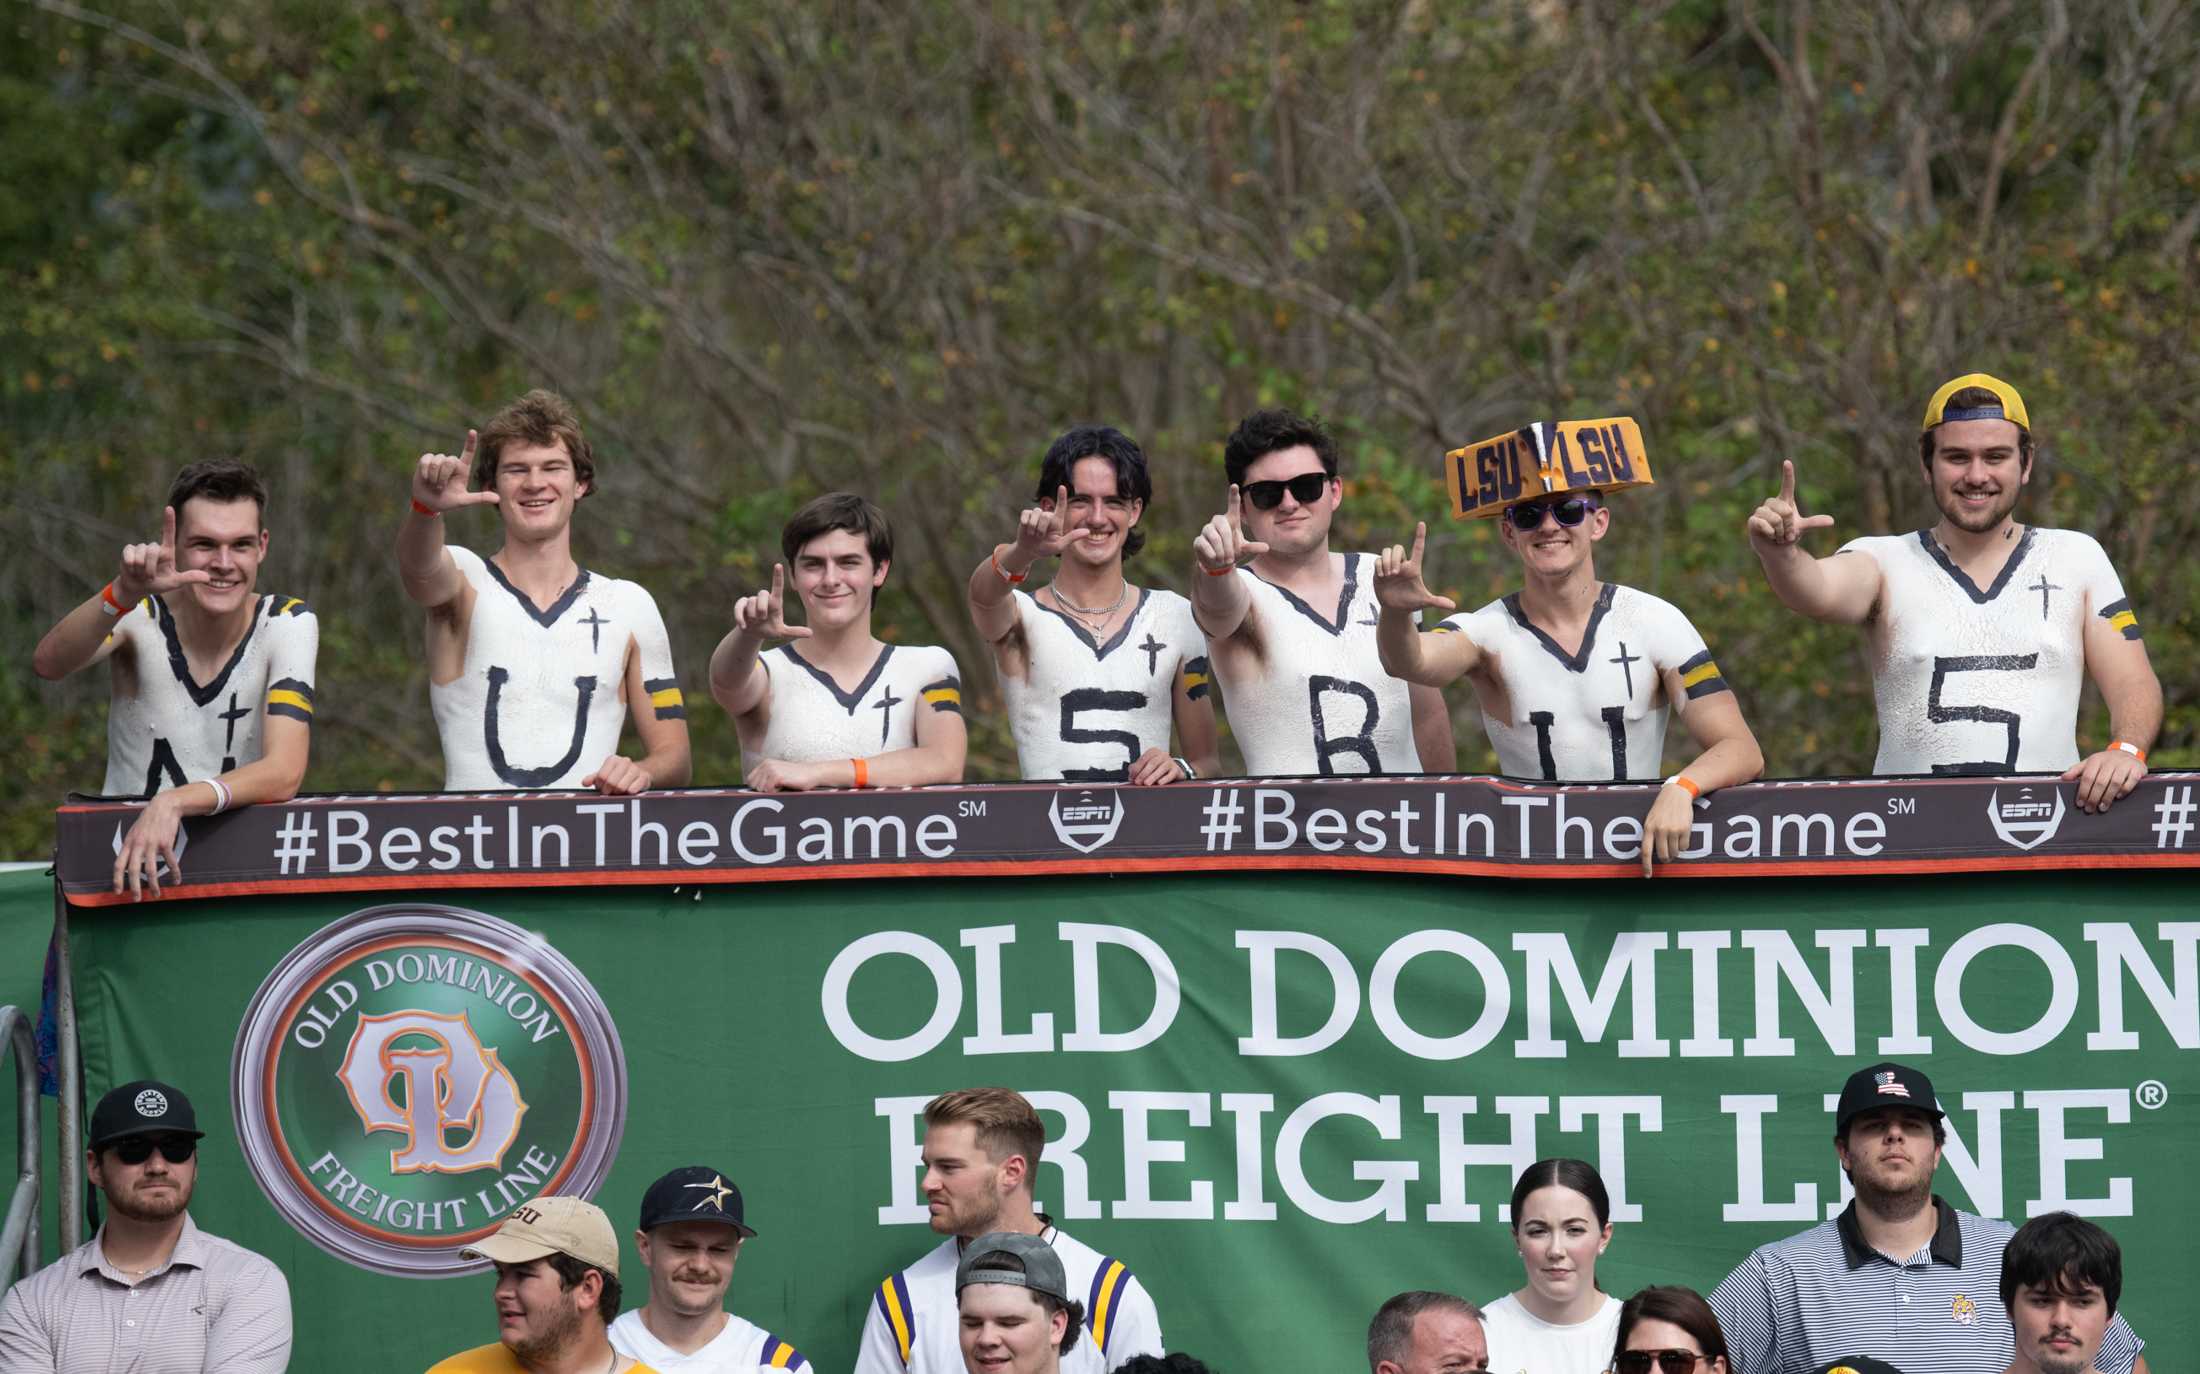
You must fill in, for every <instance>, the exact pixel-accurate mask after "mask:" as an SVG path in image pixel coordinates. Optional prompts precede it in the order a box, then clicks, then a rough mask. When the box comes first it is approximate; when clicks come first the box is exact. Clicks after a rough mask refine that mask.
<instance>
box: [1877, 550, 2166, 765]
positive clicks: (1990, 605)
mask: <svg viewBox="0 0 2200 1374" xmlns="http://www.w3.org/2000/svg"><path fill="white" fill-rule="evenodd" d="M1841 553H1843V554H1847V553H1864V554H1869V555H1870V556H1871V558H1872V561H1873V562H1875V563H1877V564H1878V565H1879V571H1880V576H1881V577H1882V579H1883V580H1884V583H1885V592H1884V594H1883V596H1882V599H1881V602H1880V605H1879V608H1878V615H1877V619H1876V620H1875V621H1874V622H1873V624H1872V625H1871V627H1870V629H1871V641H1872V650H1873V654H1874V657H1875V662H1874V664H1873V668H1872V693H1873V695H1874V696H1875V697H1876V698H1877V699H1878V705H1879V756H1878V758H1877V759H1876V760H1874V761H1873V764H1872V771H1873V772H1875V773H1971V774H1980V773H1986V774H1991V773H2017V772H2025V773H2033V772H2059V771H2061V770H2063V769H2065V768H2068V767H2070V765H2072V764H2074V763H2076V762H2077V761H2078V693H2079V690H2080V689H2081V688H2082V687H2083V686H2084V683H2085V629H2086V626H2087V625H2088V624H2090V623H2091V620H2092V617H2094V616H2100V617H2102V618H2104V619H2106V620H2108V621H2109V622H2110V624H2111V625H2113V626H2115V627H2116V628H2117V629H2118V630H2120V631H2121V632H2122V633H2123V634H2124V635H2125V636H2126V637H2127V638H2137V637H2138V624H2137V622H2136V620H2135V619H2134V618H2133V617H2132V614H2131V603H2130V602H2129V601H2128V600H2126V599H2125V597H2124V589H2123V584H2122V583H2121V582H2120V581H2119V580H2118V579H2117V577H2116V569H2115V568H2114V567H2112V566H2110V564H2109V561H2108V555H2107V554H2106V553H2105V552H2103V551H2102V549H2101V546H2100V545H2099V544H2098V543H2096V542H2094V540H2093V539H2092V538H2091V537H2090V536H2088V535H2084V534H2080V533H2078V532H2077V531H2075V530H2052V529H2042V528H2039V527H2038V526H2032V527H2029V528H2027V529H2026V530H2025V532H2024V533H2023V535H2022V536H2021V537H2019V539H2018V540H2017V546H2016V548H2014V549H2013V550H2011V551H2010V553H2009V561H2008V562H2007V563H2005V564H2003V565H2002V570H2001V573H2000V575H1999V576H1998V577H1996V578H1995V579H1994V582H1993V585H1991V586H1989V587H1986V588H1983V589H1982V588H1980V587H1979V586H1978V585H1977V584H1976V583H1974V582H1972V581H1971V579H1970V578H1969V577H1968V576H1966V575H1965V574H1964V572H1963V570H1962V569H1961V568H1958V567H1957V566H1956V565H1955V564H1954V562H1953V561H1951V560H1950V559H1949V557H1948V555H1947V553H1946V552H1945V551H1944V550H1943V549H1942V548H1941V547H1940V544H1939V542H1938V541H1937V540H1935V539H1934V538H1933V535H1932V531H1930V530H1919V531H1917V532H1916V533H1915V534H1888V535H1874V536H1871V537H1869V538H1864V539H1852V540H1850V541H1849V542H1848V543H1846V544H1843V545H1842V546H1841ZM1837 556H1838V555H1837Z"/></svg>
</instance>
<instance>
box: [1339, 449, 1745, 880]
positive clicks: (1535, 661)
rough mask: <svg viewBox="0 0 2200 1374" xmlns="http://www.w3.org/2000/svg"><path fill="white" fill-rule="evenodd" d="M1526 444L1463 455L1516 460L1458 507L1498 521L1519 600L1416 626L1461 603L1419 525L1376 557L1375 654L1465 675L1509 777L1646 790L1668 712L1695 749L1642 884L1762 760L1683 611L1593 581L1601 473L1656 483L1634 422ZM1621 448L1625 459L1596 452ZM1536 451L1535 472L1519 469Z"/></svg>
mask: <svg viewBox="0 0 2200 1374" xmlns="http://www.w3.org/2000/svg"><path fill="white" fill-rule="evenodd" d="M1519 435H1520V438H1519V439H1517V440H1513V439H1508V438H1507V436H1500V437H1499V438H1498V439H1495V440H1486V441H1484V442H1483V443H1482V444H1479V445H1469V446H1468V448H1467V449H1462V450H1459V453H1460V454H1464V453H1467V452H1470V451H1474V452H1477V453H1478V454H1479V453H1481V452H1484V451H1487V450H1491V449H1503V450H1505V451H1506V452H1507V453H1508V454H1513V453H1518V454H1521V455H1523V460H1514V462H1513V467H1512V468H1511V470H1510V480H1508V481H1506V482H1505V483H1503V484H1501V485H1493V487H1492V489H1491V499H1488V500H1484V501H1476V502H1475V503H1473V504H1471V505H1470V504H1469V502H1468V501H1467V500H1466V499H1465V497H1466V495H1467V494H1466V493H1461V492H1459V491H1457V490H1455V492H1454V509H1455V511H1463V512H1464V513H1465V514H1469V515H1475V516H1496V517H1499V518H1498V525H1497V532H1498V537H1499V538H1500V539H1502V540H1503V541H1504V543H1505V547H1506V548H1507V549H1510V550H1511V551H1512V553H1513V555H1514V556H1515V557H1517V558H1518V559H1519V560H1520V571H1521V586H1520V590H1519V591H1517V592H1512V593H1509V594H1508V595H1506V596H1503V597H1500V598H1499V599H1497V600H1495V601H1492V602H1490V603H1489V604H1488V605H1487V606H1484V607H1482V608H1481V609H1480V610H1478V611H1474V612H1472V613H1471V614H1456V615H1451V616H1449V617H1447V618H1446V619H1445V620H1444V621H1443V622H1442V623H1441V624H1439V625H1437V626H1435V627H1434V628H1433V629H1431V630H1428V631H1426V632H1423V631H1422V630H1421V628H1420V615H1421V612H1422V611H1423V610H1430V609H1433V610H1437V611H1453V610H1456V607H1455V605H1454V604H1453V602H1452V601H1451V599H1450V598H1448V597H1442V596H1438V595H1436V594H1435V593H1434V592H1431V591H1430V590H1429V589H1428V585H1427V583H1426V582H1425V581H1424V580H1423V578H1422V554H1423V550H1424V548H1425V546H1426V542H1427V537H1428V527H1427V526H1426V525H1422V526H1419V527H1417V528H1416V529H1415V530H1414V534H1413V546H1412V548H1411V549H1410V550H1408V549H1407V548H1405V547H1404V546H1402V545H1396V544H1393V545H1392V546H1391V547H1390V548H1389V549H1387V550H1385V551H1384V553H1383V555H1382V557H1381V558H1379V559H1378V560H1377V561H1376V566H1375V595H1376V598H1377V599H1378V600H1379V601H1381V603H1382V607H1383V611H1382V624H1381V627H1380V628H1379V629H1378V630H1377V632H1376V644H1377V646H1378V648H1379V649H1380V650H1381V653H1382V660H1383V667H1384V668H1385V669H1387V670H1388V671H1390V672H1392V673H1395V674H1397V675H1398V676H1399V677H1401V678H1404V679H1405V680H1406V681H1408V682H1414V683H1421V684H1424V685H1425V686H1426V687H1429V688H1441V687H1443V686H1445V685H1446V684H1449V683H1452V682H1456V681H1457V680H1458V679H1460V678H1461V677H1464V678H1466V679H1467V681H1468V683H1469V684H1471V685H1472V686H1473V688H1474V694H1475V698H1476V700H1477V701H1478V702H1479V703H1480V705H1481V708H1482V728H1483V729H1484V730H1485V731H1487V732H1488V734H1489V738H1490V743H1491V745H1492V746H1493V747H1495V749H1496V750H1497V763H1498V767H1499V768H1500V769H1502V770H1503V771H1504V773H1505V775H1506V776H1508V777H1518V778H1535V779H1539V780H1541V781H1544V782H1629V781H1634V782H1649V781H1653V780H1655V779H1656V778H1657V777H1658V775H1659V773H1660V772H1661V770H1662V766H1663V762H1664V757H1665V729H1666V714H1667V712H1668V711H1669V710H1674V711H1678V712H1680V715H1681V723H1682V724H1683V725H1685V726H1686V727H1687V729H1688V733H1689V735H1690V737H1691V738H1692V739H1693V740H1694V741H1695V743H1696V747H1697V750H1698V752H1697V754H1696V756H1695V758H1694V759H1692V760H1691V761H1690V762H1689V763H1688V764H1687V766H1685V767H1683V768H1682V769H1681V770H1680V771H1679V772H1677V773H1675V774H1673V775H1672V776H1671V777H1668V778H1667V779H1666V780H1665V781H1666V786H1664V787H1662V788H1660V789H1658V796H1657V799H1656V800H1655V801H1654V802H1652V803H1651V806H1650V810H1649V814H1648V816H1647V817H1646V818H1645V819H1644V821H1643V841H1642V871H1643V873H1644V875H1645V876H1648V875H1649V874H1650V873H1651V872H1652V870H1653V868H1654V865H1655V864H1656V863H1658V862H1661V861H1664V860H1668V859H1672V858H1675V857H1677V856H1678V855H1679V853H1680V851H1681V850H1682V849H1684V848H1685V847H1686V846H1687V842H1688V837H1689V831H1690V828H1691V826H1692V824H1693V821H1694V811H1693V803H1694V802H1695V800H1696V799H1697V798H1698V797H1700V796H1702V795H1703V794H1704V793H1706V792H1710V791H1714V790H1716V789H1718V788H1721V787H1732V786H1734V785H1735V784H1736V783H1744V782H1748V781H1749V780H1750V779H1752V778H1754V777H1756V776H1757V775H1758V774H1759V773H1761V772H1763V771H1764V766H1765V759H1764V753H1763V751H1762V750H1760V749H1759V748H1758V747H1757V738H1756V736H1755V735H1753V734H1751V733H1750V729H1749V725H1748V723H1747V722H1746V721H1744V720H1743V719H1742V708H1741V705H1740V703H1739V702H1737V701H1736V700H1735V697H1734V693H1733V692H1732V691H1730V690H1729V689H1728V687H1727V684H1726V679H1725V678H1724V677H1722V676H1721V675H1720V673H1719V667H1718V664H1716V663H1715V662H1713V661H1712V658H1711V651H1710V650H1709V649H1708V648H1706V647H1705V646H1704V640H1703V636H1702V635H1701V634H1698V633H1697V632H1696V627H1695V626H1694V625H1692V624H1690V623H1689V620H1688V617H1687V616H1686V615H1684V614H1682V613H1681V611H1680V609H1679V608H1678V607H1676V606H1674V605H1673V604H1672V603H1670V602H1668V601H1664V600H1662V599H1660V598H1658V597H1655V596H1652V595H1650V594H1649V593H1648V592H1642V591H1637V590H1635V589H1634V588H1633V587H1623V586H1621V585H1619V584H1618V583H1616V582H1601V581H1599V580H1598V579H1597V573H1596V544H1597V541H1599V540H1601V539H1602V538H1604V536H1605V533H1606V531H1608V530H1609V529H1610V528H1611V524H1612V512H1611V510H1610V509H1609V508H1608V507H1606V506H1605V504H1604V494H1603V492H1602V490H1601V489H1602V488H1603V487H1605V486H1607V485H1609V483H1607V482H1601V481H1598V480H1597V479H1598V472H1599V470H1601V471H1602V473H1603V475H1604V476H1605V477H1606V478H1615V477H1616V472H1615V468H1623V469H1624V470H1625V471H1626V472H1627V473H1629V474H1630V475H1629V476H1628V477H1626V478H1625V479H1620V484H1621V485H1627V486H1635V485H1647V484H1648V482H1649V480H1650V479H1649V475H1648V474H1649V466H1648V463H1647V462H1646V461H1644V460H1642V459H1641V457H1640V451H1639V450H1640V436H1639V433H1638V432H1637V431H1636V430H1635V426H1634V423H1633V422H1632V421H1622V422H1607V421H1589V422H1566V423H1563V424H1551V423H1539V424H1536V425H1533V426H1529V427H1528V428H1526V429H1524V430H1522V431H1519ZM1584 436H1595V437H1594V439H1593V440H1591V439H1585V438H1584ZM1587 442H1595V443H1597V444H1598V445H1599V448H1598V452H1599V455H1600V457H1599V462H1598V465H1597V468H1593V469H1585V468H1583V467H1580V466H1577V465H1576V461H1575V459H1574V458H1573V457H1572V454H1571V449H1572V448H1574V447H1578V446H1581V445H1583V444H1585V443H1587ZM1630 445H1632V446H1633V448H1634V451H1635V457H1634V459H1633V460H1632V461H1625V460H1623V461H1622V462H1619V463H1614V462H1613V461H1612V460H1611V459H1609V458H1605V457H1603V456H1602V455H1604V454H1606V453H1610V454H1615V455H1616V454H1621V453H1624V452H1625V451H1627V448H1628V446H1630ZM1531 452H1532V453H1534V454H1536V455H1537V460H1538V461H1537V463H1536V467H1535V468H1534V469H1532V470H1531V469H1527V468H1526V465H1525V461H1524V457H1525V455H1526V454H1527V453H1531ZM1451 456H1452V457H1454V458H1456V457H1457V456H1458V454H1454V455H1451ZM1538 488H1540V490H1538ZM1508 496H1509V497H1511V498H1512V499H1507V498H1508Z"/></svg>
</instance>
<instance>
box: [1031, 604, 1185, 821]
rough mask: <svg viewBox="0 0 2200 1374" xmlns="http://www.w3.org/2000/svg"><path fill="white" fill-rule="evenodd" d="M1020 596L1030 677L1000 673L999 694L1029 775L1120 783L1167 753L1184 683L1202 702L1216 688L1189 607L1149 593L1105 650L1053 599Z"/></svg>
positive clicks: (1105, 645)
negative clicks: (1154, 753) (1144, 757)
mask: <svg viewBox="0 0 2200 1374" xmlns="http://www.w3.org/2000/svg"><path fill="white" fill-rule="evenodd" d="M1012 596H1013V597H1014V599H1015V603H1016V615H1017V617H1018V621H1017V623H1018V628H1019V629H1020V630H1021V632H1022V634H1023V636H1024V662H1025V664H1026V674H1027V675H1026V676H1024V677H1020V678H1019V677H1014V676H1012V675H1010V674H1008V673H1003V674H1001V695H1002V696H1003V697H1004V698H1005V699H1006V701H1007V705H1008V727H1009V731H1010V733H1011V734H1013V735H1014V736H1015V738H1016V761H1017V765H1018V769H1019V771H1020V772H1021V774H1022V775H1023V776H1024V777H1026V778H1034V779H1041V778H1043V779H1047V780H1049V781H1052V780H1055V779H1060V780H1063V781H1068V782H1122V781H1124V780H1125V779H1127V778H1129V777H1130V766H1131V765H1132V764H1133V763H1135V762H1137V761H1138V757H1139V756H1140V755H1141V754H1144V753H1145V752H1146V751H1147V750H1148V749H1160V750H1163V751H1166V750H1167V749H1168V747H1169V727H1170V726H1171V724H1173V723H1174V721H1175V718H1176V685H1177V681H1178V679H1179V678H1181V679H1182V680H1183V681H1184V684H1185V690H1186V694H1187V695H1188V696H1190V697H1191V698H1192V699H1193V700H1194V701H1197V700H1198V699H1199V698H1200V697H1202V696H1204V695H1206V694H1207V690H1208V678H1209V673H1208V669H1207V659H1206V653H1207V641H1206V639H1205V638H1204V637H1203V636H1201V634H1200V633H1199V627H1198V626H1197V625H1195V624H1193V623H1192V604H1191V603H1190V602H1189V601H1186V600H1185V599H1184V598H1183V597H1181V596H1178V595H1177V594H1176V593H1175V592H1171V591H1161V590H1158V589H1156V588H1151V587H1148V588H1144V589H1142V590H1140V592H1139V593H1138V605H1137V606H1136V607H1135V608H1134V609H1133V610H1132V611H1131V615H1130V618H1129V619H1128V620H1126V621H1124V622H1123V625H1122V628H1120V629H1118V630H1117V631H1116V632H1115V634H1114V635H1113V636H1112V637H1111V638H1110V639H1109V640H1108V642H1107V643H1105V644H1102V643H1099V642H1098V641H1096V640H1095V639H1094V638H1093V637H1092V632H1091V631H1090V630H1088V629H1086V628H1085V627H1084V626H1082V625H1080V624H1078V623H1077V622H1076V621H1074V620H1072V619H1070V618H1069V617H1068V616H1066V615H1064V614H1062V613H1061V612H1060V611H1058V610H1056V609H1055V608H1054V607H1052V606H1050V605H1048V604H1047V603H1046V602H1044V601H1040V600H1038V599H1037V598H1035V597H1030V596H1026V595H1025V594H1024V593H1022V592H1015V593H1012Z"/></svg>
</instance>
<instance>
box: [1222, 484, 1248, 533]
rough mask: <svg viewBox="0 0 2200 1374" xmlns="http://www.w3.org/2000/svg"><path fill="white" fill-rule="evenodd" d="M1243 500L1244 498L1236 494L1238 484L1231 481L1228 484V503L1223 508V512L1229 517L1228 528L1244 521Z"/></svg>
mask: <svg viewBox="0 0 2200 1374" xmlns="http://www.w3.org/2000/svg"><path fill="white" fill-rule="evenodd" d="M1244 501H1245V498H1244V497H1243V496H1241V495H1239V494H1238V484H1237V483H1235V482H1232V483H1231V484H1230V504H1229V505H1227V506H1226V507H1224V508H1223V514H1224V515H1226V516H1228V517H1229V520H1230V528H1231V529H1233V530H1235V529H1237V528H1239V527H1240V526H1242V525H1243V524H1244V523H1245V516H1244V513H1243V512H1244Z"/></svg>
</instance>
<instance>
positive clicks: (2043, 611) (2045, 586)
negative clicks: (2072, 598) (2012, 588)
mask: <svg viewBox="0 0 2200 1374" xmlns="http://www.w3.org/2000/svg"><path fill="white" fill-rule="evenodd" d="M2025 590H2026V591H2028V592H2038V593H2039V594H2040V619H2041V620H2045V619H2047V596H2048V593H2050V592H2059V591H2061V590H2062V584H2060V583H2057V582H2050V581H2048V580H2047V574H2046V573H2044V572H2043V573H2041V574H2040V580H2039V581H2037V582H2035V583H2033V584H2032V585H2031V586H2029V587H2026V588H2025Z"/></svg>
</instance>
